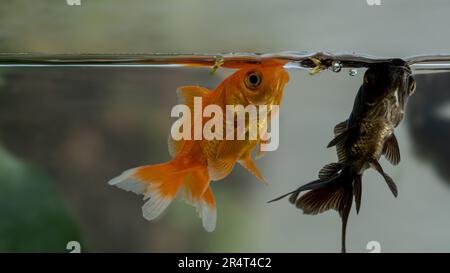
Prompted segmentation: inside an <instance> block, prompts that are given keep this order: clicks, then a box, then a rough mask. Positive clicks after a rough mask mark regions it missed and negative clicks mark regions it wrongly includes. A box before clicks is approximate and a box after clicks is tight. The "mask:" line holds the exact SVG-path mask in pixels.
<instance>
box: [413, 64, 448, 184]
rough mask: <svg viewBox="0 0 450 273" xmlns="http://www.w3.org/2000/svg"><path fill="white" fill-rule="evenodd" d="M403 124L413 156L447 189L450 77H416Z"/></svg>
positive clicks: (427, 75)
mask: <svg viewBox="0 0 450 273" xmlns="http://www.w3.org/2000/svg"><path fill="white" fill-rule="evenodd" d="M416 80H417V90H416V93H415V94H414V96H412V97H411V99H410V100H409V102H408V107H407V108H406V110H407V114H406V117H407V118H406V121H407V124H408V130H409V132H410V136H411V139H412V142H413V144H414V145H413V149H414V152H415V153H416V154H417V155H418V156H419V157H420V158H421V159H423V160H425V161H428V162H431V163H432V167H433V169H434V170H436V171H437V172H438V174H439V175H440V176H441V177H442V178H443V179H444V180H445V181H446V182H447V184H448V185H449V186H450V168H449V167H448V166H450V145H448V142H449V140H450V73H437V74H422V75H417V76H416Z"/></svg>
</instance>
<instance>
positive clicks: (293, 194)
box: [267, 179, 328, 204]
mask: <svg viewBox="0 0 450 273" xmlns="http://www.w3.org/2000/svg"><path fill="white" fill-rule="evenodd" d="M327 182H328V181H322V180H320V179H318V180H315V181H312V182H309V183H307V184H305V185H303V186H301V187H299V188H298V189H296V190H293V191H291V192H288V193H286V194H283V195H282V196H280V197H277V198H275V199H272V200H270V201H268V202H267V203H272V202H275V201H278V200H281V199H283V198H285V197H287V196H289V195H291V197H289V202H291V203H292V204H294V203H295V200H297V197H298V195H299V194H300V193H301V192H302V191H307V190H311V189H316V188H319V187H322V186H324V185H325V184H326V183H327Z"/></svg>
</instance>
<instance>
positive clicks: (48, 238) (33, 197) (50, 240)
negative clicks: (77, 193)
mask: <svg viewBox="0 0 450 273" xmlns="http://www.w3.org/2000/svg"><path fill="white" fill-rule="evenodd" d="M0 200H1V202H0V252H68V250H66V245H67V243H68V242H69V241H73V240H75V241H79V242H81V235H80V231H79V229H78V226H77V224H76V223H75V221H74V220H73V218H72V217H71V216H70V214H69V211H68V210H67V209H66V207H65V205H64V203H63V201H62V198H61V197H60V196H59V194H58V191H57V189H56V188H55V186H54V184H53V183H52V181H51V179H50V178H49V177H48V176H47V175H45V174H44V173H43V172H42V171H41V170H39V169H37V168H35V167H33V166H30V165H27V164H24V163H23V162H21V161H19V160H17V159H15V158H14V157H13V156H12V155H10V154H9V153H8V152H7V151H5V150H4V149H3V148H0Z"/></svg>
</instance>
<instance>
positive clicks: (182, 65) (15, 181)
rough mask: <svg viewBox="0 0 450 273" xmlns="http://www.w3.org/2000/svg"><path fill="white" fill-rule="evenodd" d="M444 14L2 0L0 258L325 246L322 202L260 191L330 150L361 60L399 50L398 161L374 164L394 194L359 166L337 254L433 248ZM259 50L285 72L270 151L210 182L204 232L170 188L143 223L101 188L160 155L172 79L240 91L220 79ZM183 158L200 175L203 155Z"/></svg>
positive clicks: (449, 94) (413, 9) (331, 155)
mask: <svg viewBox="0 0 450 273" xmlns="http://www.w3.org/2000/svg"><path fill="white" fill-rule="evenodd" d="M378 2H379V3H378ZM378 4H379V5H378ZM449 8H450V3H448V2H447V1H439V0H433V1H426V2H424V1H406V0H402V1H401V0H399V1H387V0H381V1H365V0H358V1H356V0H354V1H345V2H344V1H339V2H338V1H320V3H319V2H318V1H267V2H265V3H264V4H262V3H260V1H256V0H251V1H243V2H241V1H234V0H233V1H133V2H130V3H125V2H124V1H116V0H113V1H106V0H99V1H88V0H81V1H63V0H61V1H50V0H48V1H33V3H31V2H30V1H25V0H23V1H22V0H16V1H4V3H1V4H0V215H1V218H2V220H1V221H0V252H65V253H68V252H133V253H134V252H176V253H180V252H183V253H184V252H187V253H193V252H201V253H209V252H214V253H217V252H223V253H274V252H275V253H276V252H282V253H286V252H295V253H298V252H300V253H304V252H339V251H340V249H341V220H340V217H339V213H337V212H336V211H335V210H328V211H325V212H323V213H320V214H318V215H306V214H303V213H302V211H301V210H299V209H297V208H296V207H295V206H293V205H292V204H290V203H289V202H288V201H287V200H280V201H278V202H273V203H268V201H270V200H272V199H274V198H276V197H278V196H280V195H281V194H284V193H287V192H289V191H292V190H294V189H296V188H298V187H299V186H301V185H303V184H306V183H307V182H310V181H313V180H315V179H317V174H318V172H319V170H320V169H321V168H322V167H323V166H324V165H325V164H327V163H330V162H336V161H337V155H336V150H335V149H334V148H332V149H327V144H328V143H329V142H330V141H331V140H332V139H333V138H334V133H333V128H334V127H335V125H336V124H338V123H340V122H342V121H344V120H346V119H348V118H349V115H350V113H351V111H352V108H353V105H354V100H355V96H356V94H357V92H358V89H359V88H360V86H361V84H363V83H364V82H366V76H365V75H366V72H367V70H368V67H371V66H373V65H374V64H378V63H383V62H392V61H393V60H394V59H395V60H397V59H404V60H406V61H407V62H408V64H409V65H410V69H411V71H410V72H411V74H412V75H413V77H414V79H415V82H416V89H415V91H414V94H412V95H411V97H410V98H409V99H408V102H407V103H406V108H405V109H404V110H405V111H404V118H403V119H402V120H401V122H400V123H399V124H398V126H397V127H396V128H395V135H396V139H397V142H398V146H399V149H400V151H401V161H400V162H399V164H398V165H396V166H394V165H392V164H390V163H389V161H388V160H386V159H385V158H384V157H382V158H381V159H380V160H379V162H380V165H382V167H383V169H384V171H385V172H386V174H389V176H390V177H391V178H392V179H393V181H395V183H396V185H397V190H398V196H397V197H396V198H395V197H394V196H393V195H392V193H391V191H390V190H389V188H388V187H387V186H386V183H385V181H384V179H383V177H381V176H380V174H379V173H377V171H375V170H373V169H371V170H367V171H365V172H364V175H363V178H362V182H363V183H362V201H361V206H360V208H359V213H358V214H357V213H356V210H355V208H354V207H352V209H351V211H350V216H349V220H348V224H347V238H346V246H347V251H348V252H362V253H368V252H449V251H450V236H449V235H448V230H449V229H450V216H449V215H448V213H447V211H448V208H450V172H449V168H448V166H449V164H450V148H449V147H450V146H449V144H448V139H449V137H450V73H449V72H450V46H449V45H450V38H449V37H450V35H449V34H450V33H448V32H449V30H448V25H449V23H450V19H449V17H448V16H447V11H448V9H449ZM44 15H45V16H44ZM273 60H277V62H278V61H279V62H280V63H277V64H276V66H279V69H280V70H281V69H282V70H283V71H285V72H280V74H277V75H278V76H276V77H275V76H274V78H273V81H274V82H275V83H274V86H276V88H278V89H279V90H282V92H283V96H282V100H281V98H279V99H280V101H281V104H280V107H279V112H278V119H277V120H276V123H277V127H276V128H277V130H278V136H277V138H278V139H277V145H276V146H275V148H274V149H271V150H268V151H266V152H265V154H264V157H262V158H261V159H259V160H256V161H255V164H256V167H257V169H259V172H260V173H256V172H255V170H250V172H249V171H248V170H246V168H245V167H243V166H241V165H245V164H250V163H248V162H247V163H245V162H244V163H242V162H241V164H236V166H234V168H232V171H231V170H230V171H229V172H227V173H226V175H221V174H217V178H218V179H217V180H220V181H213V182H211V184H210V187H211V189H212V192H213V193H214V197H215V206H216V207H217V216H216V215H215V214H214V215H213V214H211V212H205V213H206V214H205V215H206V216H205V215H203V220H204V219H205V217H217V218H216V221H214V223H215V228H211V226H209V228H208V226H206V227H205V228H206V229H207V230H208V229H209V231H212V230H214V231H212V232H207V231H205V229H204V228H203V227H202V219H201V218H199V217H198V213H197V212H196V209H195V208H193V207H192V206H190V205H187V204H186V203H185V202H183V201H182V200H181V199H180V198H175V200H173V202H172V203H170V205H169V204H166V205H167V206H168V208H167V209H166V210H164V211H163V212H161V214H158V215H152V216H150V218H155V217H156V219H154V220H152V221H147V220H146V219H145V218H146V217H143V212H142V208H141V207H142V206H143V205H144V203H145V202H146V200H143V198H145V197H144V196H140V195H136V194H133V193H131V192H127V191H124V190H121V189H119V188H117V187H114V186H112V185H110V184H114V183H111V182H110V183H108V182H109V181H111V179H114V178H115V177H117V176H119V175H121V174H122V172H123V171H125V170H128V169H130V168H135V167H139V166H146V165H153V164H159V163H163V162H167V161H169V160H171V158H172V157H171V154H170V153H169V147H168V136H169V135H170V133H171V130H172V129H173V124H174V122H176V121H177V119H178V118H179V117H178V116H175V115H173V113H172V111H173V109H174V106H176V105H178V104H179V103H180V98H179V97H180V91H177V90H180V87H183V86H193V87H195V88H193V89H192V90H194V91H193V92H203V91H204V90H206V89H200V88H199V87H204V88H207V89H209V91H210V92H212V91H214V90H218V89H220V86H222V85H226V84H229V86H228V87H227V88H228V89H227V88H225V89H224V90H228V91H227V92H230V93H232V92H238V91H236V90H240V89H236V90H235V91H230V90H232V87H235V85H234V84H235V81H233V82H231V81H230V80H228V79H230V78H231V77H233V76H234V75H236V74H234V73H237V72H238V71H240V69H242V67H245V68H248V67H251V69H252V70H251V71H258V69H260V68H261V67H264V66H271V65H272V63H271V62H272V61H273ZM394 62H395V61H394ZM268 64H270V65H268ZM270 69H272V68H270ZM277 69H278V68H277ZM249 71H250V70H249ZM272 72H273V71H272V70H271V71H270V73H272ZM258 73H259V72H258ZM258 73H256V74H255V75H259V76H261V75H260V74H258ZM261 73H262V75H264V73H266V72H261ZM273 73H274V72H273ZM277 73H278V72H277ZM284 73H286V75H285V74H284ZM245 75H247V74H245ZM271 75H272V74H271ZM280 79H282V80H280ZM238 80H241V78H238ZM238 80H237V81H238ZM257 80H258V79H255V82H253V78H250V77H249V78H248V81H250V82H246V81H247V78H245V80H244V82H245V83H246V84H247V83H249V84H251V85H252V84H254V85H259V82H258V81H257ZM238 82H239V81H238ZM224 83H225V84H224ZM230 86H232V87H230ZM247 87H248V85H247ZM250 89H251V88H250ZM278 89H277V90H278ZM202 90H203V91H202ZM233 90H234V89H233ZM205 92H206V93H208V90H207V91H205ZM239 92H240V91H239ZM277 92H278V91H277ZM280 92H281V91H280ZM196 94H198V93H196ZM181 96H182V95H181ZM268 96H269V95H267V96H265V97H264V98H265V99H267V97H268ZM277 96H278V95H277ZM280 96H281V95H280ZM277 99H278V98H277ZM182 101H183V100H182ZM185 102H186V101H185ZM248 103H249V104H260V102H259V101H258V103H253V100H252V99H249V100H248ZM271 103H272V101H271ZM272 123H273V121H272ZM271 128H272V129H274V128H275V127H273V126H272V127H271ZM274 130H275V129H274ZM169 142H170V141H169ZM217 145H219V144H217ZM202 147H203V146H202ZM208 147H209V146H208ZM252 147H253V146H252ZM172 148H173V147H172ZM203 148H204V147H203ZM202 151H204V150H202ZM190 156H192V157H193V158H194V159H195V160H206V161H207V163H205V164H209V165H207V168H206V169H207V170H206V172H208V171H209V173H208V174H209V176H210V178H211V177H213V176H214V175H213V174H212V171H211V168H212V167H211V163H210V161H209V160H210V158H209V157H208V158H207V159H205V158H203V157H202V156H203V154H201V153H200V154H199V153H196V154H194V155H192V154H190ZM217 157H218V156H216V158H217ZM242 158H243V157H242ZM242 158H239V160H241V161H242V160H243V159H242ZM194 159H193V160H194ZM236 160H238V159H236ZM180 164H181V163H180ZM189 166H191V165H189ZM196 166H197V165H196ZM246 167H247V169H249V168H250V169H251V168H252V166H250V165H246ZM186 168H187V167H186ZM208 168H209V169H208ZM195 170H196V171H197V170H198V169H195ZM158 171H159V172H161V173H162V174H163V175H161V174H160V176H161V177H164V179H166V180H168V181H169V180H170V181H178V180H176V179H177V178H176V177H175V175H174V174H173V173H171V171H170V169H161V170H158ZM199 172H201V171H199ZM259 174H260V175H261V176H263V177H264V179H263V180H264V181H260V180H262V179H258V175H259ZM164 175H166V176H164ZM198 175H199V177H200V176H201V174H198ZM149 176H150V175H149ZM219 176H220V179H219ZM260 178H262V177H260ZM149 179H150V178H149ZM193 180H195V179H193ZM213 180H215V179H213ZM261 182H263V183H261ZM173 183H175V182H172V184H171V185H173ZM180 183H181V182H180ZM192 183H194V182H192ZM195 183H196V182H195ZM196 185H197V184H196ZM127 187H138V186H136V185H134V184H133V185H131V186H130V185H128V186H125V188H126V189H128V190H130V188H127ZM131 191H140V190H139V189H137V188H131ZM174 194H178V191H175V192H174ZM149 196H150V195H149ZM149 196H147V197H149ZM150 197H151V198H150V199H152V198H153V199H152V200H154V199H155V198H156V197H155V196H154V195H151V196H150ZM205 200H206V199H205ZM205 202H206V201H205ZM199 204H201V203H199ZM205 204H206V203H205ZM157 205H158V206H159V205H160V206H165V205H164V204H162V203H161V204H160V203H158V204H156V205H154V206H157ZM194 205H195V204H194ZM153 209H154V210H157V209H161V208H160V207H159V208H153ZM197 209H198V210H199V213H200V214H202V209H204V208H203V207H202V206H201V205H198V206H197ZM162 210H163V209H161V211H162ZM208 213H209V214H208ZM144 216H145V212H144ZM153 216H154V217H153ZM147 218H149V217H147ZM208 219H209V218H208ZM214 219H215V218H214ZM210 221H213V220H211V219H210ZM206 225H208V224H206ZM203 226H205V222H203ZM261 257H264V256H261Z"/></svg>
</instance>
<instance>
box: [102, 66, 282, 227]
mask: <svg viewBox="0 0 450 273" xmlns="http://www.w3.org/2000/svg"><path fill="white" fill-rule="evenodd" d="M283 65H284V63H281V62H270V63H262V64H246V65H244V66H241V67H239V70H238V71H236V72H235V73H234V74H232V75H231V76H229V77H227V78H226V79H225V80H223V81H222V82H221V83H220V84H219V85H218V86H217V87H216V88H215V89H214V90H208V89H206V88H203V87H200V86H183V87H180V88H178V89H177V94H178V98H179V101H180V102H181V103H182V104H183V105H186V106H187V107H189V109H191V110H194V107H195V106H194V101H195V100H196V99H198V98H201V99H202V100H201V105H202V106H204V107H207V106H209V105H216V106H218V107H220V108H221V109H222V110H225V109H226V107H227V106H230V105H232V106H236V105H242V106H244V107H245V106H249V105H256V106H260V105H266V106H267V107H268V109H269V110H268V113H270V114H275V113H274V112H275V109H274V110H273V111H271V109H272V106H275V105H276V106H278V105H279V104H280V102H281V98H282V94H283V89H284V86H285V85H286V83H287V82H288V80H289V75H288V73H287V71H286V70H285V69H284V68H283ZM210 119H211V117H204V116H203V117H201V120H202V122H205V121H208V120H210ZM227 121H228V120H227ZM227 121H224V122H223V124H224V125H226V123H227ZM268 123H269V120H268V119H267V118H260V119H259V120H257V123H256V125H255V126H256V127H258V128H259V127H265V126H267V124H268ZM233 126H235V124H233ZM250 127H251V124H250V123H249V122H246V123H245V134H246V138H245V139H244V140H229V139H228V138H227V139H210V140H207V139H204V138H203V139H197V138H191V139H181V140H175V139H174V138H173V136H172V135H170V136H169V153H170V154H171V156H172V159H171V160H170V161H168V162H165V163H161V164H156V165H148V166H142V167H137V168H133V169H130V170H127V171H125V172H123V173H122V174H121V175H120V176H118V177H116V178H114V179H112V180H110V181H109V182H108V183H109V184H110V185H114V186H117V187H119V188H121V189H124V190H126V191H132V192H134V193H136V194H142V195H144V200H147V201H146V203H145V204H144V205H143V207H142V212H143V216H144V218H146V219H147V220H153V219H155V218H156V217H158V216H159V215H160V214H161V213H162V212H163V211H164V210H165V209H166V208H167V207H168V206H169V205H170V203H171V202H172V201H173V199H174V198H175V197H176V196H177V195H179V194H180V195H181V196H182V197H183V199H184V200H185V201H186V202H187V203H188V204H191V205H193V206H194V207H196V209H197V212H198V213H199V216H200V217H201V218H202V222H203V227H204V228H205V230H206V231H213V230H214V229H215V226H216V218H217V216H216V215H217V214H216V204H215V199H214V195H213V192H212V190H211V187H210V182H211V181H217V180H220V179H223V178H225V177H226V176H227V175H228V174H229V173H230V172H231V171H232V169H233V167H234V165H235V164H236V162H238V163H240V164H241V165H242V166H243V167H245V168H246V169H247V170H249V171H250V172H251V173H252V174H253V175H255V176H256V177H257V178H258V179H260V180H264V178H263V176H262V175H261V173H260V171H259V170H258V169H257V167H256V165H255V163H254V161H253V158H252V156H251V154H252V152H253V150H254V149H255V147H256V146H257V145H258V144H259V149H260V151H258V152H261V153H262V151H261V145H262V144H263V143H264V142H265V139H264V138H263V137H261V134H258V135H257V137H256V138H255V139H250V138H248V135H249V130H250ZM222 130H223V129H222ZM191 132H193V130H191Z"/></svg>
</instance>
